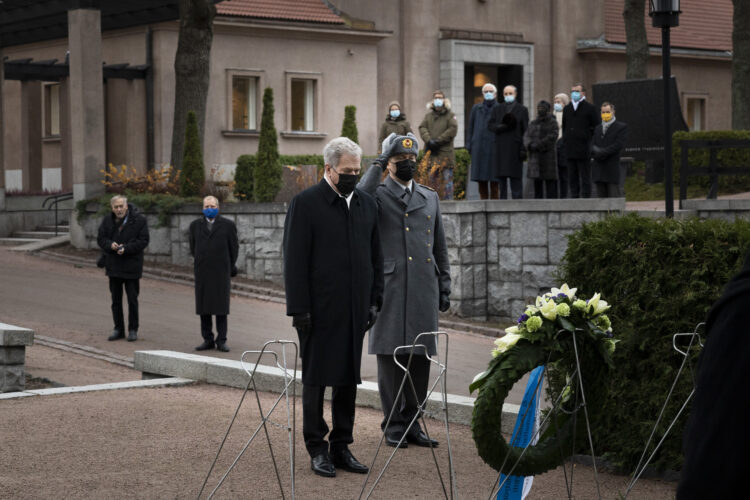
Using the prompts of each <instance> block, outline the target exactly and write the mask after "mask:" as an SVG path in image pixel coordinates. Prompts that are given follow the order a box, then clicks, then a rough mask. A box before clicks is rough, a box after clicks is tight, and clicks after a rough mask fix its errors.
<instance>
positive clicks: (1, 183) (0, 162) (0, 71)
mask: <svg viewBox="0 0 750 500" xmlns="http://www.w3.org/2000/svg"><path fill="white" fill-rule="evenodd" d="M3 61H5V55H4V54H3V48H2V47H0V212H3V211H4V210H5V160H4V156H3V148H4V146H5V131H4V128H3V124H4V122H5V117H4V116H3V88H4V87H5V63H4V62H3Z"/></svg>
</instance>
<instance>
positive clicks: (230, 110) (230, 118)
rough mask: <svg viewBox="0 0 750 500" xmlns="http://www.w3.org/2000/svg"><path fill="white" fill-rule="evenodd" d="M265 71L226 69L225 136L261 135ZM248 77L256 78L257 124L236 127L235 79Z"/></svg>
mask: <svg viewBox="0 0 750 500" xmlns="http://www.w3.org/2000/svg"><path fill="white" fill-rule="evenodd" d="M264 77H265V72H264V71H263V70H261V69H240V68H227V70H226V122H225V127H226V128H225V129H224V130H223V131H222V134H223V135H224V136H230V137H231V136H241V137H246V136H248V135H250V136H259V135H260V121H261V117H262V115H263V92H262V89H263V88H264V84H265V81H264V80H265V78H264ZM235 78H248V79H254V80H255V126H256V128H254V129H242V128H240V129H236V128H234V103H233V97H234V95H233V94H234V87H233V85H234V79H235Z"/></svg>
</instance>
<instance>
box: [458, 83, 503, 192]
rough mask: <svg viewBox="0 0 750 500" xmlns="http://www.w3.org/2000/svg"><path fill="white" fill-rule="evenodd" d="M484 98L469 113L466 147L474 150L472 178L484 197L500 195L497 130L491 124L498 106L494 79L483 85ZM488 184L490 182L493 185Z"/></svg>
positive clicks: (470, 151) (470, 152)
mask: <svg viewBox="0 0 750 500" xmlns="http://www.w3.org/2000/svg"><path fill="white" fill-rule="evenodd" d="M482 97H484V100H483V101H482V102H480V103H477V104H475V105H474V107H472V108H471V114H469V127H468V128H467V129H466V149H467V150H468V151H469V154H471V177H470V178H471V180H472V181H474V182H476V183H478V186H479V198H480V199H482V200H486V199H488V198H489V199H494V200H496V199H497V197H498V193H499V191H498V189H499V187H500V185H499V184H498V179H497V178H496V177H495V176H494V171H495V134H494V133H493V132H491V131H490V130H489V129H488V128H487V124H488V123H489V121H490V116H491V115H492V108H494V107H495V106H497V88H496V87H495V86H494V85H492V84H491V83H485V84H484V86H483V87H482ZM487 184H489V189H488V186H487Z"/></svg>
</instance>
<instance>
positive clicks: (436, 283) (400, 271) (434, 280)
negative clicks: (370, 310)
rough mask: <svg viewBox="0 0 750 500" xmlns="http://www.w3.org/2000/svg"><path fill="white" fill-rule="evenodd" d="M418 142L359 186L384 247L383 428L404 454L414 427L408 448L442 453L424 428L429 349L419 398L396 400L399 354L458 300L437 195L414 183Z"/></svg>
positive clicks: (380, 327)
mask: <svg viewBox="0 0 750 500" xmlns="http://www.w3.org/2000/svg"><path fill="white" fill-rule="evenodd" d="M416 139H417V138H416V137H414V136H413V135H412V134H408V135H406V136H397V135H395V134H393V135H391V136H390V137H388V138H387V139H386V140H385V141H384V144H383V149H382V151H383V152H382V154H381V155H380V156H378V158H377V159H376V160H375V161H374V162H373V163H372V165H371V166H370V168H369V170H368V171H367V173H366V174H365V175H364V177H363V178H362V181H361V182H360V183H359V186H358V188H359V189H361V190H362V191H364V192H367V193H372V194H373V195H374V196H375V200H376V201H377V203H378V212H379V217H380V221H379V226H380V240H381V243H382V246H383V259H384V269H383V272H384V274H385V293H384V299H383V310H382V312H381V314H380V321H378V322H377V323H376V324H375V325H374V326H373V328H372V330H371V331H370V338H369V352H370V354H375V355H377V362H378V389H379V392H380V401H381V403H382V407H383V414H384V417H383V422H382V423H381V428H382V429H383V430H384V431H385V442H386V444H388V445H389V446H398V445H399V442H400V441H402V437H403V436H404V432H406V430H407V427H408V426H409V424H410V423H411V422H412V420H414V424H413V425H412V426H411V428H410V429H409V432H408V433H407V434H406V436H405V439H403V442H401V446H402V447H406V446H407V443H412V444H415V445H417V446H437V445H438V442H437V441H435V440H432V439H430V438H428V437H427V435H426V434H425V433H424V431H423V430H422V428H421V427H420V425H419V421H418V420H417V418H418V417H419V404H420V403H421V402H422V401H424V399H425V397H426V396H427V386H428V383H429V378H430V361H429V360H428V359H427V357H426V356H425V355H424V354H425V353H424V349H421V348H418V349H417V350H416V352H415V353H414V357H413V358H412V360H411V365H410V366H409V373H410V375H411V378H412V380H413V382H414V390H412V386H411V384H406V385H404V389H403V390H404V392H403V393H402V394H401V396H400V397H399V398H398V399H396V396H397V395H398V391H399V387H400V386H401V381H402V380H403V377H404V372H403V370H402V369H401V368H399V367H398V366H397V365H396V363H395V361H394V359H393V350H394V349H395V348H396V347H398V346H403V345H411V344H412V343H414V339H416V337H417V335H419V334H420V333H422V332H434V331H436V330H437V328H438V309H439V310H440V311H447V310H448V308H449V307H450V300H449V299H448V297H449V295H450V293H451V278H450V266H449V264H448V250H447V246H446V243H445V233H444V232H443V220H442V217H441V215H440V202H439V200H438V196H437V193H436V192H435V191H433V190H432V189H430V188H428V187H425V186H423V185H421V184H417V183H416V182H414V181H413V180H412V177H413V176H414V172H415V171H416V166H417V162H416V159H417V152H418V151H419V146H418V144H417V140H416ZM383 172H388V176H387V177H386V179H385V182H383V183H381V182H380V179H381V177H382V175H383ZM424 343H425V344H426V347H427V352H428V353H429V354H430V355H434V354H435V353H436V346H435V342H434V339H431V340H427V339H426V340H425V341H424ZM408 358H409V354H408V353H405V354H400V355H398V360H399V362H400V363H401V364H402V365H403V366H407V363H408ZM415 391H416V393H417V394H416V398H417V399H416V400H415V398H414V392H415ZM392 410H393V414H392V416H391V411H392ZM389 416H390V423H389V424H388V428H387V429H386V428H385V426H386V423H387V422H388V418H389Z"/></svg>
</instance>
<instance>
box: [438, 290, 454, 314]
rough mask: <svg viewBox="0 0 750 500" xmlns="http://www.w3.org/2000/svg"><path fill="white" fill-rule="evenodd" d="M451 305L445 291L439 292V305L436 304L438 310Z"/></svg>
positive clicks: (443, 310)
mask: <svg viewBox="0 0 750 500" xmlns="http://www.w3.org/2000/svg"><path fill="white" fill-rule="evenodd" d="M450 307H451V300H450V299H449V298H448V294H447V293H441V294H440V305H439V306H438V309H439V310H440V312H445V311H447V310H448V309H450Z"/></svg>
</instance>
